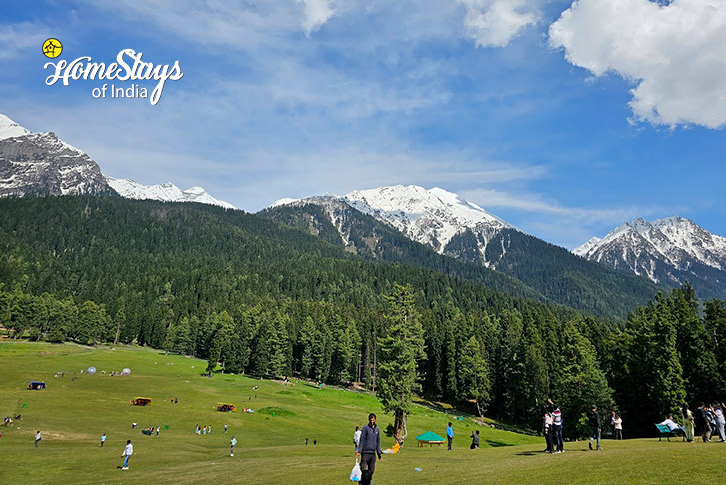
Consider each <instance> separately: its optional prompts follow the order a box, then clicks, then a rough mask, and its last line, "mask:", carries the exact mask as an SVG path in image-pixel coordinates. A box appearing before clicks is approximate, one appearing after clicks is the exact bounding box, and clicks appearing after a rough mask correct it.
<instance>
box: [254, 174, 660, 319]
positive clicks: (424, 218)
mask: <svg viewBox="0 0 726 485" xmlns="http://www.w3.org/2000/svg"><path fill="white" fill-rule="evenodd" d="M260 215H261V216H262V217H266V218H269V219H272V220H274V221H276V222H278V223H281V224H284V225H287V226H288V227H291V228H293V229H298V230H301V231H303V232H305V233H308V234H311V235H314V236H316V237H319V238H321V239H323V240H325V241H327V242H329V243H331V244H333V245H337V246H343V247H344V248H345V250H346V251H349V252H352V253H355V254H357V255H359V256H361V257H364V258H367V259H372V260H376V261H384V262H390V263H399V264H403V265H411V266H422V267H426V268H429V269H433V270H435V271H443V272H445V273H447V274H451V275H455V276H456V277H458V278H469V279H473V280H475V281H486V284H487V285H488V286H491V287H494V288H497V287H498V288H505V287H506V288H508V290H507V291H512V289H511V285H510V283H505V282H504V280H503V279H502V280H498V279H497V277H494V276H492V275H491V272H490V271H487V269H486V268H489V269H493V270H496V272H497V273H503V274H504V275H507V276H510V277H512V278H516V279H518V280H519V281H520V282H521V283H523V284H524V285H526V286H527V287H529V288H530V289H531V290H534V291H535V292H537V293H539V295H542V296H543V297H544V298H547V299H550V300H551V301H553V302H558V303H562V304H565V305H570V306H575V307H577V308H580V309H582V310H585V311H588V312H591V313H594V314H600V315H609V316H620V317H623V316H625V315H626V314H627V312H628V311H629V310H631V309H632V308H633V307H634V306H635V305H638V304H643V303H644V302H645V301H647V300H648V299H650V298H652V297H654V296H655V295H656V294H657V292H658V291H659V290H661V289H662V288H660V287H658V286H656V285H655V284H653V283H652V282H650V281H648V280H647V279H646V278H641V277H637V276H635V275H633V274H628V273H625V272H621V271H616V270H614V269H612V268H608V267H607V266H605V265H601V264H597V263H594V262H590V261H587V260H585V259H583V258H580V257H578V256H576V255H574V254H572V253H571V252H570V251H568V250H567V249H565V248H562V247H559V246H555V245H552V244H549V243H547V242H545V241H543V240H541V239H538V238H536V237H534V236H531V235H529V234H526V233H524V232H522V231H520V230H518V229H517V228H515V227H513V226H512V225H511V224H509V223H507V222H505V221H503V220H501V219H500V218H498V217H496V216H494V215H492V214H490V213H489V212H487V211H486V210H484V209H483V208H481V207H479V206H477V205H476V204H472V203H470V202H467V201H466V200H464V199H463V198H462V197H460V196H458V195H456V194H453V193H451V192H448V191H446V190H443V189H440V188H435V189H430V190H427V189H424V188H422V187H418V186H415V185H411V186H401V185H398V186H395V187H381V188H378V189H371V190H357V191H353V192H351V193H349V194H346V195H344V196H335V195H324V196H316V197H308V198H304V199H281V200H279V201H277V202H275V203H274V204H272V205H271V206H270V207H268V208H267V209H265V210H264V211H261V212H260ZM437 253H438V254H437ZM447 256H450V257H447ZM452 258H455V259H457V260H459V261H454V260H453V259H452ZM482 266H484V267H486V268H483V267H482ZM500 285H503V286H500ZM514 291H515V293H517V292H519V290H514ZM517 294H523V293H517ZM595 296H597V297H595Z"/></svg>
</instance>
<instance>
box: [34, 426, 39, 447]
mask: <svg viewBox="0 0 726 485" xmlns="http://www.w3.org/2000/svg"><path fill="white" fill-rule="evenodd" d="M39 441H40V430H38V432H37V433H35V447H36V448H37V447H38V442H39Z"/></svg>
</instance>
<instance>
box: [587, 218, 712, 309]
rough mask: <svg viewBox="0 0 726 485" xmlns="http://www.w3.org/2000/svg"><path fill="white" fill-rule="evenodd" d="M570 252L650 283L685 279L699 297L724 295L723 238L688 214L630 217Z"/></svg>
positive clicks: (683, 280) (668, 282) (674, 284)
mask: <svg viewBox="0 0 726 485" xmlns="http://www.w3.org/2000/svg"><path fill="white" fill-rule="evenodd" d="M573 252H574V253H575V254H577V255H579V256H582V257H583V258H585V259H588V260H590V261H597V262H599V263H602V264H605V265H608V266H611V267H613V268H616V269H622V270H626V271H629V272H632V273H635V274H637V275H643V276H646V277H648V278H649V279H650V280H652V281H654V282H656V283H662V284H666V285H669V286H678V285H681V284H683V283H684V282H685V281H689V282H690V283H691V285H692V286H693V287H694V289H695V290H696V293H697V294H698V295H699V296H700V297H702V298H711V297H717V298H724V297H726V237H722V236H717V235H715V234H711V233H710V232H708V231H706V230H705V229H703V228H702V227H700V226H698V225H697V224H696V223H695V222H693V221H692V220H690V219H686V218H683V217H679V216H674V217H668V218H665V219H658V220H655V221H652V222H648V221H646V220H644V219H635V220H633V221H630V222H626V223H625V224H622V225H620V226H618V227H617V228H615V229H613V230H612V231H610V232H609V233H608V234H607V235H606V236H605V237H604V238H602V239H600V238H597V237H595V238H592V239H590V240H589V241H587V242H586V243H585V244H583V245H582V246H580V247H578V248H575V249H574V250H573Z"/></svg>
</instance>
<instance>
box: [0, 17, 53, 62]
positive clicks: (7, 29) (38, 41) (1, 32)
mask: <svg viewBox="0 0 726 485" xmlns="http://www.w3.org/2000/svg"><path fill="white" fill-rule="evenodd" d="M48 37H49V34H48V31H47V29H45V28H42V27H39V26H37V25H35V24H32V23H30V22H23V23H20V24H15V25H4V26H0V59H9V58H11V57H15V56H16V55H18V54H21V53H25V54H26V55H28V54H27V52H26V51H28V50H36V51H37V52H38V53H40V52H41V48H42V45H43V41H45V39H47V38H48Z"/></svg>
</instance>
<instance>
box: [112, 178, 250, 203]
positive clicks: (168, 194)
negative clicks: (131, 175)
mask: <svg viewBox="0 0 726 485" xmlns="http://www.w3.org/2000/svg"><path fill="white" fill-rule="evenodd" d="M106 182H108V185H110V186H111V188H113V189H114V190H115V191H116V192H118V194H119V195H120V196H121V197H124V198H127V199H139V200H144V199H151V200H160V201H162V202H198V203H200V204H208V205H216V206H220V207H224V208H225V209H237V208H236V207H235V206H233V205H232V204H230V203H229V202H225V201H223V200H219V199H215V198H214V197H212V196H211V195H209V193H208V192H207V191H206V190H204V188H202V187H199V186H194V187H190V188H189V189H187V190H181V189H180V188H179V187H177V186H176V185H174V184H173V183H171V182H167V183H165V184H158V185H143V184H140V183H137V182H134V181H133V180H131V179H117V178H113V177H109V176H106Z"/></svg>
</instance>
